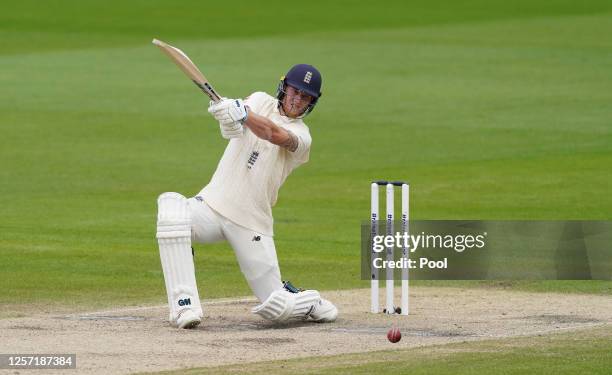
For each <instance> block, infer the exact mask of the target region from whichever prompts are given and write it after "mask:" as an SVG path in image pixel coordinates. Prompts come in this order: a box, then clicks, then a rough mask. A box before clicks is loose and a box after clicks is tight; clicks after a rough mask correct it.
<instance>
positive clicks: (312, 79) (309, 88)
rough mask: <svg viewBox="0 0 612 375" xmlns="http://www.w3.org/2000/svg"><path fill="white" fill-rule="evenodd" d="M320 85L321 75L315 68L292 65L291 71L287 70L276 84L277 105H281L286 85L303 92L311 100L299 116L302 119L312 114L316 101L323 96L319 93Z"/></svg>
mask: <svg viewBox="0 0 612 375" xmlns="http://www.w3.org/2000/svg"><path fill="white" fill-rule="evenodd" d="M322 83H323V78H322V77H321V73H319V71H318V70H317V68H315V67H314V66H312V65H308V64H297V65H294V66H293V67H292V68H291V69H289V71H288V72H287V74H286V75H285V76H284V77H281V81H280V82H279V84H278V88H277V89H276V98H277V99H278V105H279V106H280V105H281V103H282V101H283V98H284V97H285V93H286V90H287V85H289V86H291V87H293V88H296V89H298V90H300V91H303V92H305V93H306V94H308V95H310V96H312V98H313V99H312V101H311V102H310V104H309V105H308V107H306V110H305V111H304V113H303V114H302V115H301V116H299V117H300V118H302V117H304V116H306V115H307V114H309V113H310V112H312V110H313V109H314V107H315V105H316V104H317V101H318V100H319V98H320V97H321V95H322V94H323V93H322V92H321V85H322Z"/></svg>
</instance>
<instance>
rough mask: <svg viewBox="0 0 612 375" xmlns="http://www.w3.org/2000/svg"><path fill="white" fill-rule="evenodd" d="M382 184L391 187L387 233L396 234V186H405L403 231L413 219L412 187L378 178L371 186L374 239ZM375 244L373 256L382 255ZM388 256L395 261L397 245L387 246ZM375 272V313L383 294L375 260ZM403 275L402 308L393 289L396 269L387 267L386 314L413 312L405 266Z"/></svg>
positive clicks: (405, 251)
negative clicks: (396, 301)
mask: <svg viewBox="0 0 612 375" xmlns="http://www.w3.org/2000/svg"><path fill="white" fill-rule="evenodd" d="M378 186H386V187H387V188H386V200H387V207H386V210H387V217H386V234H387V235H394V233H393V230H394V228H393V219H394V210H395V204H394V195H395V186H401V188H402V221H401V232H402V233H408V220H409V216H408V209H409V198H408V197H409V189H410V187H409V185H408V184H407V183H405V182H402V181H374V182H372V185H371V187H372V197H371V203H372V205H371V207H372V209H371V216H370V220H371V225H370V229H371V232H370V233H371V238H372V239H373V238H374V236H376V235H378V220H379V214H378V195H379V194H378ZM371 245H372V247H371V254H372V259H374V258H375V257H378V254H377V253H376V252H375V251H374V244H373V243H372V244H371ZM402 258H403V259H406V260H407V259H408V249H407V248H406V247H405V246H403V247H402ZM386 259H387V260H389V261H393V260H394V253H393V247H387V249H386ZM371 271H372V278H371V300H372V306H371V312H372V313H375V314H376V313H379V312H380V308H379V296H378V292H379V284H378V269H377V268H375V267H374V264H373V262H372V264H371ZM401 275H402V276H401V280H402V295H401V305H400V307H399V308H396V307H395V305H394V290H393V289H394V284H395V280H394V276H393V269H392V268H387V269H386V277H385V279H386V283H385V292H386V293H385V295H386V304H385V308H384V309H383V312H384V313H387V314H402V315H408V312H409V309H408V308H409V306H408V268H402V269H401Z"/></svg>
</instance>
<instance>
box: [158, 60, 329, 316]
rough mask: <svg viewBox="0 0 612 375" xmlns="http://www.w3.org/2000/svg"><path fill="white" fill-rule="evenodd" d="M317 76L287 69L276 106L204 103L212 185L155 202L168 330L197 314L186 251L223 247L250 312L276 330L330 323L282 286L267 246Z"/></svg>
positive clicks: (302, 142)
mask: <svg viewBox="0 0 612 375" xmlns="http://www.w3.org/2000/svg"><path fill="white" fill-rule="evenodd" d="M321 83H322V78H321V74H320V73H319V71H318V70H317V69H316V68H315V67H313V66H311V65H306V64H299V65H295V66H294V67H292V68H291V69H290V70H289V72H288V73H287V75H286V76H285V77H283V78H282V79H281V82H280V83H279V85H278V89H277V93H276V98H275V97H273V96H271V95H268V94H266V93H264V92H255V93H253V94H251V95H250V96H249V97H247V98H246V99H245V100H242V99H225V98H224V99H223V100H221V101H219V102H217V103H214V102H211V103H210V107H209V109H208V112H209V113H210V114H211V115H212V116H213V117H214V118H215V119H216V120H217V121H218V122H219V125H220V129H221V135H222V136H223V138H225V139H228V140H229V142H228V145H227V147H226V149H225V152H224V153H223V156H222V157H221V160H220V161H219V164H218V166H217V170H216V171H215V173H214V175H213V176H212V179H211V180H210V182H209V183H208V185H206V186H205V187H204V188H203V189H202V190H201V191H200V192H199V193H198V194H197V195H196V196H195V197H193V198H189V199H188V198H186V197H184V196H182V195H181V194H179V193H163V194H162V195H160V196H159V198H158V201H157V202H158V220H157V240H158V244H159V253H160V257H161V263H162V268H163V271H164V280H165V283H166V292H167V294H168V304H169V306H170V316H169V320H170V323H171V324H172V325H174V326H176V327H178V328H193V327H196V326H197V325H198V324H200V322H201V320H202V317H203V312H202V306H201V304H200V298H199V295H198V289H197V285H196V280H195V270H194V262H193V253H192V248H191V243H192V241H193V242H196V243H204V244H206V243H213V242H218V241H228V242H229V244H230V245H231V247H232V248H233V249H234V253H235V254H236V258H237V259H238V264H239V265H240V270H241V271H242V273H243V274H244V277H245V278H246V281H247V282H248V284H249V286H250V288H251V290H252V291H253V293H254V294H255V296H256V297H257V299H258V300H259V302H260V304H259V305H257V306H255V307H254V308H253V309H252V312H253V313H255V314H258V315H260V316H261V317H263V318H265V319H268V320H272V321H277V322H282V321H286V320H290V319H299V320H310V321H314V322H333V321H334V320H336V317H337V315H338V310H337V308H336V307H335V306H334V305H333V304H332V303H331V302H330V301H328V300H326V299H324V298H321V296H320V294H319V292H318V291H316V290H302V289H298V288H296V287H294V286H293V285H291V283H289V282H283V281H281V274H280V269H279V266H278V259H277V256H276V249H275V247H274V239H273V235H274V232H273V219H272V206H274V204H275V203H276V199H277V195H278V190H279V188H280V187H281V185H282V184H283V182H284V181H285V179H286V178H287V177H288V176H289V174H290V173H291V172H292V171H293V170H294V169H295V168H297V167H298V166H300V165H302V164H304V163H306V162H307V161H308V157H309V152H310V144H311V141H312V139H311V137H310V132H309V130H308V127H307V126H306V124H304V122H303V120H302V119H303V118H304V117H305V116H306V115H308V114H309V113H310V112H311V111H312V110H313V109H314V107H315V105H316V104H317V101H318V100H319V98H320V97H321Z"/></svg>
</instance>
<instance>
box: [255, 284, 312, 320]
mask: <svg viewBox="0 0 612 375" xmlns="http://www.w3.org/2000/svg"><path fill="white" fill-rule="evenodd" d="M320 299H321V296H320V295H319V292H317V291H316V290H305V291H302V292H299V293H291V292H289V291H287V290H284V289H283V290H277V291H275V292H273V293H272V294H271V295H270V297H268V299H267V300H265V301H264V303H262V304H261V305H258V306H255V307H254V308H253V310H252V312H253V313H254V314H258V315H260V316H262V317H263V318H265V319H268V320H273V321H278V322H282V321H285V320H289V319H307V318H308V316H309V315H310V313H311V312H312V310H313V309H314V307H315V305H316V304H318V303H319V300H320Z"/></svg>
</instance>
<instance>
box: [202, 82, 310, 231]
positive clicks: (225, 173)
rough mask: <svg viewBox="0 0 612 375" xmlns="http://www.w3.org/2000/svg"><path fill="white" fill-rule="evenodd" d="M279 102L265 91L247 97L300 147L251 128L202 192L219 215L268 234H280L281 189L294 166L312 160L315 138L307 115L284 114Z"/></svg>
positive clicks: (232, 143)
mask: <svg viewBox="0 0 612 375" xmlns="http://www.w3.org/2000/svg"><path fill="white" fill-rule="evenodd" d="M277 103H278V100H277V99H276V98H274V97H272V96H270V95H268V94H266V93H265V92H255V93H253V94H252V95H251V96H249V97H248V98H247V99H246V100H245V104H246V105H248V106H249V108H250V110H251V111H253V112H254V113H257V114H258V115H260V116H264V117H267V118H268V119H270V120H272V122H274V123H275V124H276V125H278V126H280V127H282V128H284V129H287V130H290V131H291V132H293V134H295V135H296V136H297V138H298V148H297V150H296V151H295V152H291V151H289V150H287V149H285V148H283V147H280V146H277V145H275V144H272V143H270V142H269V141H266V140H263V139H261V138H259V137H257V136H256V135H255V134H253V132H251V130H250V129H249V128H247V127H245V133H244V135H243V136H242V137H240V138H232V139H231V140H230V141H229V144H228V145H227V147H226V148H225V152H224V153H223V156H222V157H221V160H220V161H219V165H218V166H217V170H216V171H215V173H214V175H213V176H212V179H211V180H210V182H209V183H208V185H206V186H205V187H204V188H203V189H202V190H201V191H200V193H199V194H198V195H200V196H201V197H202V198H203V199H204V201H205V202H206V203H208V205H209V206H210V207H211V208H212V209H213V210H215V211H217V212H218V213H219V214H221V215H223V216H224V217H226V218H228V219H229V220H231V221H233V222H235V223H236V224H239V225H241V226H244V227H246V228H248V229H251V230H253V231H255V232H259V233H261V234H265V235H268V236H272V235H273V234H274V230H273V219H272V206H274V204H275V203H276V198H277V197H278V189H279V188H280V187H281V185H282V184H283V182H285V179H286V178H287V176H289V174H290V173H291V171H293V170H294V169H295V168H297V167H298V166H299V165H301V164H304V163H306V162H307V161H308V156H309V153H310V144H311V142H312V138H311V137H310V131H309V130H308V126H306V124H304V122H303V121H302V120H301V119H291V118H289V117H286V116H282V115H281V114H280V113H279V111H278V109H277Z"/></svg>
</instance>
